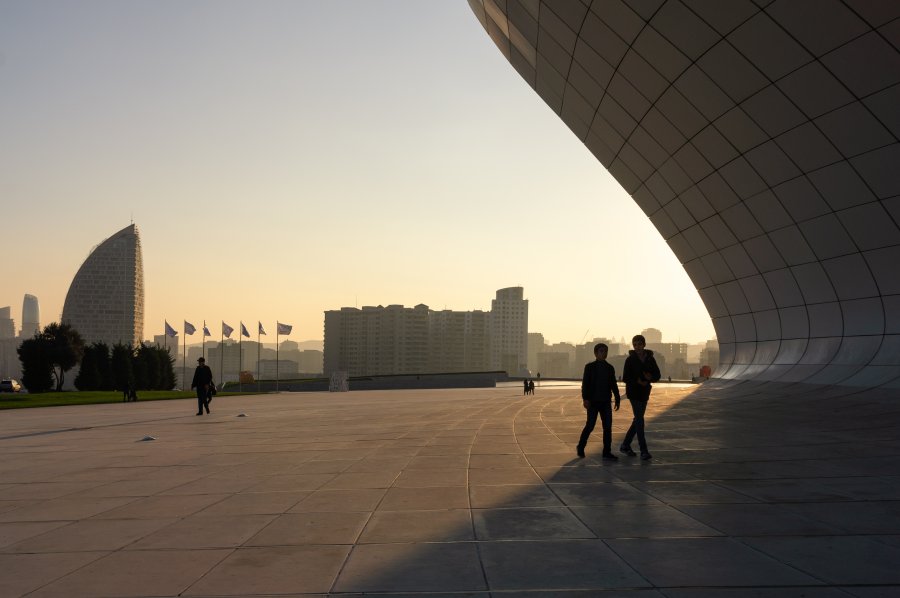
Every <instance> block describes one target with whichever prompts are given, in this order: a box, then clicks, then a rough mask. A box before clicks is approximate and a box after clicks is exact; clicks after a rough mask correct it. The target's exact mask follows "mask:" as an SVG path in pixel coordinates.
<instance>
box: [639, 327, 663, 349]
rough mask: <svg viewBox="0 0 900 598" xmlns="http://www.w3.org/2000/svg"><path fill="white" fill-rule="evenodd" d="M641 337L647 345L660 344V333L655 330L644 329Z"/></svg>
mask: <svg viewBox="0 0 900 598" xmlns="http://www.w3.org/2000/svg"><path fill="white" fill-rule="evenodd" d="M641 336H643V337H644V340H645V341H646V342H647V344H648V345H649V344H657V345H658V344H659V343H661V342H662V331H661V330H659V329H657V328H644V329H643V330H641Z"/></svg>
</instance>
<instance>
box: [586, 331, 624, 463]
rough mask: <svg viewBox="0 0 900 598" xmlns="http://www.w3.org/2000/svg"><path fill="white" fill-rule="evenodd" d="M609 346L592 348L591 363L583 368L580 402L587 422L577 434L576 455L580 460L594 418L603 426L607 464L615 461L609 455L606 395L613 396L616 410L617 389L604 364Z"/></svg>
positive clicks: (609, 418) (609, 420)
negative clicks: (585, 413)
mask: <svg viewBox="0 0 900 598" xmlns="http://www.w3.org/2000/svg"><path fill="white" fill-rule="evenodd" d="M608 353H609V347H607V346H606V345H604V344H603V343H597V344H596V345H594V357H595V358H596V359H594V361H592V362H590V363H588V364H586V365H585V366H584V376H583V377H582V379H581V402H582V405H583V406H584V408H585V410H586V411H587V421H586V422H585V424H584V429H583V430H582V431H581V439H580V440H579V441H578V448H577V453H578V456H579V457H584V447H585V446H587V441H588V437H590V435H591V432H593V431H594V426H595V425H596V424H597V415H600V421H601V423H602V425H603V458H604V459H606V460H609V461H615V460H617V459H618V457H616V456H615V455H614V454H613V453H612V449H611V446H612V409H611V408H610V404H609V398H610V396H615V397H616V411H618V410H619V403H620V401H621V397H619V386H618V385H617V384H616V369H615V368H614V367H613V366H611V365H610V364H609V363H607V361H606V356H607V354H608Z"/></svg>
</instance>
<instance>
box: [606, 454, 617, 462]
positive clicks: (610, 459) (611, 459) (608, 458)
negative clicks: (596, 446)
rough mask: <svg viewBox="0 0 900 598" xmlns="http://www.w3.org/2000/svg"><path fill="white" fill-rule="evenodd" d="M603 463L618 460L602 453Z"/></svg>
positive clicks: (611, 455) (613, 456)
mask: <svg viewBox="0 0 900 598" xmlns="http://www.w3.org/2000/svg"><path fill="white" fill-rule="evenodd" d="M603 460H604V461H618V460H619V458H618V457H616V456H615V455H613V454H612V453H603Z"/></svg>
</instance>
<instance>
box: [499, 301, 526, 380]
mask: <svg viewBox="0 0 900 598" xmlns="http://www.w3.org/2000/svg"><path fill="white" fill-rule="evenodd" d="M524 294H525V290H524V289H523V288H522V287H509V288H506V289H500V290H499V291H497V296H496V298H495V299H494V300H493V301H491V369H494V370H503V371H505V372H507V373H509V374H512V375H517V374H519V373H520V372H524V371H525V370H527V365H526V364H527V363H528V300H527V299H524Z"/></svg>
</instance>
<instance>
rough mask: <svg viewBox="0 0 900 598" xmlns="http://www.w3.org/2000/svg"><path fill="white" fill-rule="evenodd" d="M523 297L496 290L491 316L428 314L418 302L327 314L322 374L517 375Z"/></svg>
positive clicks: (517, 291) (518, 291) (521, 358)
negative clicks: (496, 358) (499, 364)
mask: <svg viewBox="0 0 900 598" xmlns="http://www.w3.org/2000/svg"><path fill="white" fill-rule="evenodd" d="M510 291H511V293H510ZM522 293H523V291H522V288H521V287H515V288H514V289H501V290H500V291H497V299H495V300H494V301H493V307H494V309H492V310H491V311H490V312H485V311H481V310H474V311H452V310H442V311H432V310H430V309H428V306H427V305H421V304H420V305H417V306H415V307H403V306H402V305H389V306H387V307H383V306H381V305H379V306H377V307H372V306H366V307H363V308H362V309H358V308H355V307H343V308H341V309H340V310H330V311H326V312H325V334H324V337H325V346H324V355H323V361H324V373H325V375H330V374H331V373H332V372H337V371H344V372H349V374H350V375H351V376H372V375H382V374H424V373H451V372H483V371H490V370H505V371H506V372H508V373H510V374H515V373H518V372H520V371H521V370H522V369H523V368H524V367H525V363H526V361H525V360H526V357H527V354H526V351H525V348H526V333H525V331H526V330H527V327H528V301H527V300H524V299H522ZM516 297H517V298H516ZM523 303H524V305H523ZM498 339H499V340H498ZM520 349H521V351H519V350H520ZM495 351H496V352H495ZM503 351H505V352H506V353H503V354H504V355H507V356H506V358H505V360H504V361H502V363H505V364H507V366H508V367H495V366H494V363H495V362H494V356H495V355H498V354H500V353H501V352H503Z"/></svg>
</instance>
